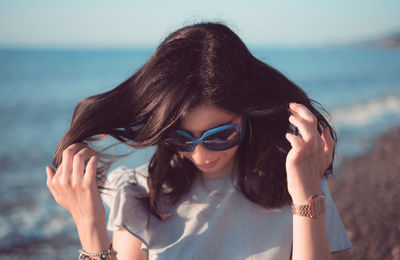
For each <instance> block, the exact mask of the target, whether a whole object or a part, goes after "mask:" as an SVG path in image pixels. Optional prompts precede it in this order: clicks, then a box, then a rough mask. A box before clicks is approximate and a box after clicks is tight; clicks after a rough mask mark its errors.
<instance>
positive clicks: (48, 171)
mask: <svg viewBox="0 0 400 260" xmlns="http://www.w3.org/2000/svg"><path fill="white" fill-rule="evenodd" d="M46 175H47V186H48V187H49V188H50V186H52V185H51V182H52V180H53V177H54V170H53V169H52V168H51V167H49V166H46Z"/></svg>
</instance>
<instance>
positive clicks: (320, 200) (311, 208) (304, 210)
mask: <svg viewBox="0 0 400 260" xmlns="http://www.w3.org/2000/svg"><path fill="white" fill-rule="evenodd" d="M325 211H326V204H325V196H324V195H322V194H319V195H315V196H313V197H311V198H310V199H309V200H308V203H306V204H294V203H292V212H293V215H297V216H302V217H309V218H318V217H320V216H322V215H324V214H325Z"/></svg>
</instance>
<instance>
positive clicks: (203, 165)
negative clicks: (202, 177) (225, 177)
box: [198, 159, 218, 169]
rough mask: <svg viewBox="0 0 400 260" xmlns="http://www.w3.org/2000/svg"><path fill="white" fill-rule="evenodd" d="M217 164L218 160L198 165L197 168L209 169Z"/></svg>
mask: <svg viewBox="0 0 400 260" xmlns="http://www.w3.org/2000/svg"><path fill="white" fill-rule="evenodd" d="M217 162H218V159H217V160H215V161H212V162H209V163H203V164H199V165H198V167H199V168H203V169H209V168H212V167H214V166H215V165H216V164H217Z"/></svg>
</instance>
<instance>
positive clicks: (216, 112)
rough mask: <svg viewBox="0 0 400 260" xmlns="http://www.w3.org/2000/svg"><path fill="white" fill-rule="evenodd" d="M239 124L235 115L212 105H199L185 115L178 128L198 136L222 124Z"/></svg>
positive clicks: (237, 116)
mask: <svg viewBox="0 0 400 260" xmlns="http://www.w3.org/2000/svg"><path fill="white" fill-rule="evenodd" d="M239 122H240V117H239V115H237V114H234V113H231V112H228V111H225V110H222V109H221V108H219V107H216V106H214V105H209V104H201V105H198V106H196V107H194V108H193V109H191V110H189V111H188V112H187V113H185V115H184V116H183V117H182V119H181V121H180V124H179V128H180V129H182V130H185V131H188V132H191V133H193V134H198V133H202V132H204V131H206V130H208V129H211V128H215V127H217V126H220V125H223V124H229V123H239Z"/></svg>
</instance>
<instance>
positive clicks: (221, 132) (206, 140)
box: [162, 119, 245, 152]
mask: <svg viewBox="0 0 400 260" xmlns="http://www.w3.org/2000/svg"><path fill="white" fill-rule="evenodd" d="M244 132H245V120H244V119H243V120H242V124H227V125H222V126H219V127H216V128H213V129H210V130H207V131H206V132H205V133H204V134H203V136H202V137H200V138H194V137H193V136H192V135H191V134H190V133H188V132H186V131H183V130H175V131H173V132H171V133H170V134H169V135H168V136H167V137H166V138H165V139H164V140H163V142H162V144H163V145H164V146H165V147H167V148H169V149H171V150H175V151H178V152H193V150H194V148H195V147H196V145H197V144H202V145H203V146H204V147H206V148H207V149H208V150H212V151H224V150H228V149H231V148H233V147H235V146H236V145H238V144H239V143H240V142H241V141H242V139H243V136H244Z"/></svg>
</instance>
